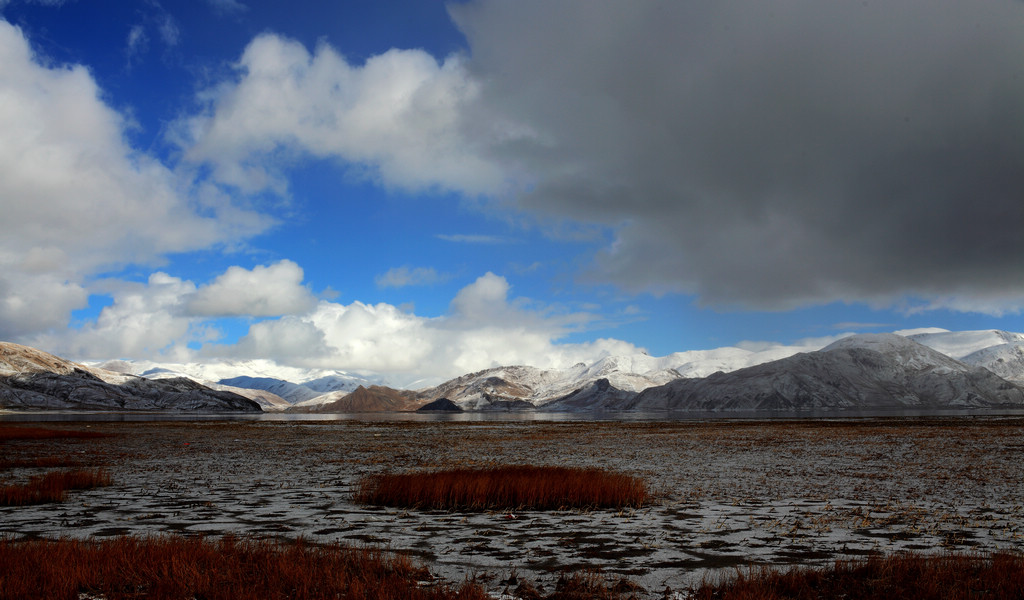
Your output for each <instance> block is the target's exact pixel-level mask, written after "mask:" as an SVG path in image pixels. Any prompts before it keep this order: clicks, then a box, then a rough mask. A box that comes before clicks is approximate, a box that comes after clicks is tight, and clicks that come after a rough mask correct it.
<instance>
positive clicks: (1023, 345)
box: [907, 329, 1024, 382]
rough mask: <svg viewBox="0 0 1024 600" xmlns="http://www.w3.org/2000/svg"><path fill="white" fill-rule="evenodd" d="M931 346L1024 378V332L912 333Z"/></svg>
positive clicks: (1002, 374)
mask: <svg viewBox="0 0 1024 600" xmlns="http://www.w3.org/2000/svg"><path fill="white" fill-rule="evenodd" d="M907 337H909V338H910V339H912V340H914V341H916V342H919V343H921V344H924V345H925V346H928V347H929V348H932V349H934V350H937V351H939V352H941V353H943V354H946V355H948V356H951V357H953V358H955V359H958V360H960V361H963V362H965V363H967V364H969V365H974V366H976V367H985V368H986V369H988V370H990V371H992V372H993V373H995V374H997V375H999V376H1000V377H1002V378H1004V379H1008V380H1010V381H1018V382H1024V333H1013V332H1010V331H1000V330H998V329H986V330H980V331H946V330H931V331H926V332H921V333H913V334H910V335H908V336H907Z"/></svg>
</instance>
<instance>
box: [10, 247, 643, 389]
mask: <svg viewBox="0 0 1024 600" xmlns="http://www.w3.org/2000/svg"><path fill="white" fill-rule="evenodd" d="M301 272H302V270H301V268H299V266H298V265H296V264H295V263H292V262H290V261H281V262H279V263H275V264H273V265H269V266H266V267H256V268H254V269H252V270H247V269H243V268H240V267H231V268H229V269H227V270H226V271H225V272H224V273H223V274H221V275H220V276H218V277H217V278H215V279H214V280H213V281H212V282H211V283H209V284H206V285H202V286H197V285H196V284H195V283H194V282H192V281H188V280H184V279H181V278H179V277H174V276H171V275H168V274H166V273H163V272H156V273H153V274H152V275H151V276H150V277H149V279H148V280H147V281H146V282H144V283H131V282H124V281H116V280H107V281H104V282H100V283H98V284H96V286H94V289H93V291H94V292H96V293H100V292H102V293H106V294H109V295H110V296H111V298H112V302H111V304H110V305H108V306H106V307H104V308H103V309H102V310H101V311H100V314H99V316H98V317H97V318H96V319H95V320H94V321H91V322H88V323H85V324H82V325H81V326H80V327H77V328H68V329H60V330H55V331H51V332H47V333H36V334H34V335H31V336H26V339H25V342H26V343H29V344H30V345H33V346H36V347H39V348H44V349H46V350H47V351H50V352H55V353H57V354H59V355H63V356H68V357H71V358H76V359H110V358H117V357H120V358H135V359H151V360H157V361H163V362H192V361H198V360H203V361H210V360H217V359H225V358H228V359H237V358H246V359H266V358H268V357H272V358H273V360H274V361H275V362H276V363H278V364H279V365H281V366H291V367H305V368H309V367H317V368H325V369H340V370H347V371H364V372H376V373H390V374H394V375H400V376H402V377H403V378H409V377H416V378H430V379H445V378H449V377H455V376H458V375H463V374H465V373H468V372H471V371H477V370H480V369H485V368H488V367H493V366H498V365H516V364H527V365H533V366H538V367H566V366H570V365H572V364H575V363H578V362H593V361H595V360H598V359H600V358H602V357H604V356H608V355H615V354H633V353H637V352H641V351H642V349H641V348H638V347H636V346H634V345H633V344H630V343H627V342H623V341H620V340H614V339H600V340H595V341H592V342H587V343H567V342H562V341H560V340H562V339H563V338H564V337H565V336H566V335H567V334H569V333H571V332H574V331H577V330H578V329H579V328H580V327H585V326H586V325H587V324H588V323H592V322H594V321H596V320H597V318H596V317H595V316H594V315H592V314H589V313H581V312H575V313H574V312H565V311H557V310H554V309H552V308H551V307H546V306H538V305H537V304H536V303H535V302H533V301H531V300H529V299H524V298H512V297H510V292H511V286H510V285H509V283H508V281H507V280H505V278H503V277H500V276H497V275H494V274H493V273H486V274H484V275H482V276H481V277H479V278H477V280H476V281H474V282H472V283H470V284H469V285H467V286H465V287H464V288H462V289H461V290H460V291H459V292H458V293H457V294H456V296H455V298H453V299H452V301H451V306H450V309H449V311H448V314H445V315H443V316H438V317H424V316H420V315H416V314H413V313H411V312H408V311H405V310H402V309H401V308H399V307H396V306H393V305H390V304H385V303H379V304H366V303H363V302H352V303H350V304H347V305H344V304H339V303H336V302H330V301H326V300H321V301H320V302H319V303H317V304H316V305H315V306H310V305H309V304H308V301H309V300H310V297H309V295H308V291H307V290H306V289H305V288H304V287H302V285H301V280H300V279H296V275H297V274H301ZM279 286H280V287H283V288H285V289H286V290H290V291H286V292H285V293H283V294H282V295H280V296H277V295H275V288H277V287H279ZM247 287H253V288H269V289H264V290H262V291H260V290H259V289H257V290H247V289H246V288H247ZM41 291H42V290H41ZM0 292H2V289H0ZM80 293H84V291H80ZM233 294H238V295H240V296H241V298H240V299H238V300H237V301H234V300H230V297H231V296H232V295H233ZM54 297H55V298H56V297H57V295H55V296H54ZM271 306H274V307H276V308H274V309H273V310H271V309H270V308H269V307H271ZM303 307H304V308H305V309H306V310H305V312H301V313H295V314H286V315H284V316H282V317H280V318H272V319H263V320H259V321H256V322H252V323H251V324H249V327H248V332H247V333H246V334H245V335H244V336H243V337H241V339H239V340H237V342H236V341H234V340H224V334H223V332H222V331H221V330H220V329H218V327H219V326H221V325H223V324H224V322H223V321H219V320H214V319H212V318H211V317H212V316H221V315H225V314H240V315H246V318H247V319H248V318H249V317H250V316H252V315H256V314H257V313H256V311H260V310H262V311H263V314H271V313H279V312H281V311H284V310H285V309H287V310H296V309H299V308H303ZM200 309H202V310H200ZM0 310H3V307H2V306H0ZM26 314H34V313H32V312H28V311H27V309H26ZM235 322H236V323H239V322H245V321H235ZM197 345H198V346H199V349H198V350H196V349H194V348H195V347H196V346H197Z"/></svg>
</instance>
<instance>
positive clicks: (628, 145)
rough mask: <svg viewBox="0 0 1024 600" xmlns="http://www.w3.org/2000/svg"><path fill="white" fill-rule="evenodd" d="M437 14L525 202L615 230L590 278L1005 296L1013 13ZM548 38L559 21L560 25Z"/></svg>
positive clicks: (990, 5)
mask: <svg viewBox="0 0 1024 600" xmlns="http://www.w3.org/2000/svg"><path fill="white" fill-rule="evenodd" d="M451 12H452V14H453V16H454V18H455V20H456V22H457V23H458V25H459V26H460V28H461V29H462V30H463V31H464V32H465V33H466V35H467V37H468V39H469V43H470V47H471V53H472V59H471V60H470V61H468V63H467V68H468V70H469V72H470V73H471V74H472V76H473V77H474V78H476V79H477V80H479V81H481V82H486V83H482V84H481V86H480V99H479V102H480V103H482V104H483V105H485V106H486V107H487V108H488V109H489V110H491V111H494V112H495V113H496V114H498V115H501V117H502V118H504V119H508V120H514V121H517V122H521V123H523V124H524V129H528V130H530V131H539V132H543V135H538V136H534V137H529V136H524V137H521V138H519V139H517V140H515V143H514V144H508V145H506V146H503V147H500V146H499V147H492V148H491V150H492V152H493V153H494V154H493V155H492V156H495V157H500V160H502V161H509V162H511V163H513V164H516V165H519V166H520V167H521V168H522V169H523V170H525V171H527V172H529V173H531V174H532V176H533V178H534V182H535V186H534V187H533V188H532V189H531V190H530V191H529V192H528V193H527V194H525V195H524V196H523V197H522V198H521V200H520V202H521V204H522V206H524V207H527V208H528V209H530V210H532V211H537V212H541V213H545V214H552V215H556V216H560V217H565V218H569V219H575V220H580V221H598V222H603V223H606V224H608V225H611V226H613V227H615V228H616V240H615V243H614V245H612V246H611V247H608V248H607V249H606V250H605V251H604V252H603V253H602V254H601V255H600V256H599V257H598V259H597V261H596V265H595V268H594V272H593V274H592V275H593V277H595V278H598V279H603V280H609V281H613V282H616V283H618V284H620V285H622V286H624V287H627V288H631V289H635V290H639V289H646V290H662V291H679V292H683V293H687V294H694V295H696V296H697V297H698V298H699V301H700V302H701V303H703V304H705V305H714V306H724V307H741V308H759V309H787V308H792V307H796V306H802V305H809V304H818V303H828V302H832V301H836V300H845V301H865V302H871V303H881V304H892V303H894V302H897V301H898V299H899V298H901V297H903V296H905V295H910V296H916V297H920V298H926V299H927V300H928V303H929V304H934V305H938V306H943V307H948V308H952V309H955V310H982V311H986V312H997V313H998V312H999V311H1000V310H1020V308H1021V307H1022V297H1024V294H1022V292H1024V280H1021V279H1020V278H1019V277H1008V276H1007V275H1008V274H1009V273H1019V272H1020V269H1021V267H1022V263H1021V257H1022V256H1024V236H1022V235H1021V224H1022V223H1024V202H1021V200H1020V199H1021V198H1024V36H1022V35H1021V31H1024V4H1022V3H1021V2H1017V1H1012V0H996V1H993V2H985V3H981V4H979V3H967V2H960V1H958V0H939V1H938V2H936V1H932V0H896V1H894V2H871V3H859V2H857V3H854V2H840V3H835V2H825V3H822V2H814V1H812V0H798V1H787V2H780V1H769V2H763V1H760V0H757V1H755V0H746V1H740V2H724V3H723V2H711V1H699V2H678V3H664V2H631V3H628V4H624V3H599V4H594V3H592V2H586V1H583V0H579V1H575V0H569V1H565V2H559V3H557V4H556V5H552V4H551V3H549V2H540V1H530V0H527V1H525V2H516V3H505V2H498V1H491V0H483V1H480V2H471V3H467V4H459V5H455V6H453V7H452V8H451ZM567 32H571V33H567Z"/></svg>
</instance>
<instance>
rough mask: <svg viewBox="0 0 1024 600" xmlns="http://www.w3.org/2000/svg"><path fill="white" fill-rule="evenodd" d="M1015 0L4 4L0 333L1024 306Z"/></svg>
mask: <svg viewBox="0 0 1024 600" xmlns="http://www.w3.org/2000/svg"><path fill="white" fill-rule="evenodd" d="M1022 31H1024V2H1021V1H1020V0H982V1H967V0H886V1H885V2H878V1H874V0H869V1H865V2H820V1H818V0H737V1H735V2H715V1H712V0H694V1H692V2H655V1H645V0H637V1H633V2H612V1H608V2H605V1H596V2H595V1H593V0H543V1H540V0H518V1H515V2H512V1H507V0H470V1H466V2H452V3H441V2H431V1H427V0H409V1H397V0H396V1H390V0H372V1H371V0H347V1H339V2H311V1H305V0H294V1H292V2H287V3H282V2H274V1H266V2H257V1H243V0H180V1H177V2H169V1H166V0H165V1H164V2H159V1H157V0H132V1H124V0H104V1H103V2H89V1H87V0H0V339H2V340H6V341H13V342H17V343H23V344H28V345H32V346H35V347H38V348H41V349H43V350H46V351H49V352H53V353H55V354H59V355H61V356H65V357H69V358H73V359H78V360H104V359H113V358H123V359H135V360H156V361H166V362H195V361H218V360H242V359H255V358H259V359H268V360H271V361H275V362H276V363H278V364H281V365H290V366H297V367H307V368H324V369H339V370H346V371H350V372H359V373H378V374H391V375H395V376H398V375H399V374H404V375H408V376H417V377H434V378H443V377H453V376H457V375H460V374H463V373H467V372H470V371H475V370H480V369H484V368H488V367H491V366H496V365H508V364H529V365H533V366H538V367H544V368H551V367H564V366H569V365H571V364H574V363H577V362H591V361H594V360H597V359H599V358H601V357H603V356H607V355H615V354H630V353H637V352H646V353H648V354H651V355H656V356H662V355H666V354H669V353H672V352H677V351H685V350H695V349H710V348H716V347H722V346H730V345H741V344H745V343H746V344H750V343H754V342H756V343H758V344H794V343H801V342H806V341H807V340H829V339H834V338H835V337H837V336H840V335H843V334H848V333H851V332H875V331H895V330H905V329H913V328H921V327H940V328H945V329H950V330H972V329H1004V330H1009V331H1024V316H1022V309H1024V35H1021V32H1022Z"/></svg>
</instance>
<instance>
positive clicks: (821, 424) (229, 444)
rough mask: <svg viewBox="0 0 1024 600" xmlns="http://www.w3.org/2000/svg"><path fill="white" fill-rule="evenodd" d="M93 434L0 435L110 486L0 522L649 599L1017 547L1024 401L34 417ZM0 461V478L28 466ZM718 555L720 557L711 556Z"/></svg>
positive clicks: (2, 512) (1021, 536)
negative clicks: (402, 416)
mask: <svg viewBox="0 0 1024 600" xmlns="http://www.w3.org/2000/svg"><path fill="white" fill-rule="evenodd" d="M44 426H46V427H53V428H60V427H67V428H72V429H82V428H85V427H87V426H88V427H89V428H90V429H91V430H94V431H103V432H108V433H113V434H114V436H113V437H109V438H101V439H88V440H66V441H64V440H57V441H43V442H40V441H18V442H6V443H0V452H2V454H3V456H4V457H5V458H15V459H16V458H25V457H35V456H62V455H67V454H70V455H72V456H75V457H78V458H79V459H80V460H82V461H83V462H86V463H96V464H102V465H105V466H106V467H107V468H108V469H109V470H110V471H111V473H112V475H113V477H114V481H115V483H114V485H113V486H112V487H108V488H103V489H99V490H93V491H89V492H78V493H74V494H73V495H72V497H71V499H70V500H69V501H68V502H66V503H64V504H55V505H43V506H38V507H27V508H10V507H0V535H2V536H15V537H20V536H49V537H56V536H78V537H84V536H112V535H119V534H128V533H143V534H145V533H183V534H198V533H201V534H214V535H216V534H222V533H228V532H231V533H235V534H241V535H256V536H274V537H282V538H295V537H299V536H302V537H304V538H307V539H310V540H315V541H343V542H349V543H357V544H376V545H383V546H387V547H390V548H392V549H394V550H402V551H408V552H410V553H412V554H414V555H415V556H417V557H419V559H420V560H421V561H423V562H424V563H425V564H427V565H428V566H430V568H431V570H432V571H433V572H434V573H435V574H437V575H439V576H441V577H444V578H446V579H449V580H453V581H460V580H462V579H463V578H464V577H469V576H476V577H478V578H479V580H481V581H482V582H484V583H487V584H488V585H489V586H490V588H491V589H492V590H493V591H495V592H496V593H497V592H500V591H501V589H502V588H503V587H504V583H503V582H504V581H505V580H506V579H508V577H509V576H510V575H511V574H512V573H513V572H514V573H516V574H517V575H518V576H519V577H526V578H527V579H529V580H531V581H533V582H534V583H537V584H540V585H542V586H550V585H551V582H553V580H554V579H555V578H557V575H558V573H559V572H560V571H563V570H567V569H570V570H577V569H584V568H589V569H599V570H601V571H602V572H604V573H605V574H606V575H608V576H610V579H612V580H613V581H614V580H617V579H618V578H619V577H620V576H622V577H626V578H628V579H630V580H632V581H634V582H636V583H638V584H640V585H641V586H643V588H644V589H645V590H647V592H648V593H649V596H650V597H653V598H658V597H662V595H663V591H664V590H665V588H666V587H669V588H672V589H674V590H684V589H686V588H687V587H688V586H689V585H690V584H692V583H695V582H696V581H697V580H699V578H700V577H702V576H704V575H706V574H709V573H710V574H712V575H714V574H716V573H729V572H732V571H731V569H732V568H733V567H736V566H742V565H747V564H752V563H769V564H778V565H788V564H812V563H813V564H821V563H825V562H828V561H831V560H833V559H836V558H849V557H856V556H862V555H865V554H867V553H871V552H885V553H889V552H896V551H901V550H912V551H922V552H942V551H945V550H958V551H973V550H979V551H990V550H1016V551H1022V550H1024V418H1020V417H1005V418H949V419H943V418H893V419H869V420H855V419H850V420H828V421H812V420H806V421H800V420H793V421H716V422H641V423H622V422H562V423H558V422H483V423H480V422H477V423H451V422H448V423H438V422H434V423H402V422H366V421H322V422H320V421H306V422H297V423H296V422H268V421H258V422H198V423H183V422H148V423H147V422H141V423H91V424H88V425H86V424H82V423H77V424H53V423H46V424H44ZM492 463H494V464H516V463H519V464H547V465H579V466H598V467H605V468H609V469H615V470H622V471H627V472H632V473H635V474H638V475H641V476H643V477H645V478H646V479H647V481H648V482H649V484H650V485H651V487H652V488H653V489H654V490H655V491H656V493H657V500H656V502H655V503H654V504H653V505H651V506H649V507H646V508H644V509H641V510H626V511H607V510H605V511H562V512H515V513H508V512H486V513H460V512H428V511H416V510H411V511H406V510H398V509H383V508H375V507H367V506H360V505H356V504H353V503H352V502H351V496H352V492H353V489H354V485H355V483H356V482H357V481H358V480H359V478H360V477H362V476H364V475H367V474H370V473H375V472H379V471H384V470H392V471H403V470H409V469H434V468H443V467H449V466H483V465H487V464H492ZM33 472H34V471H33V470H31V469H13V470H7V471H0V483H3V482H4V481H11V480H19V479H23V478H27V477H28V476H29V475H31V474H33ZM723 569H724V571H723Z"/></svg>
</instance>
